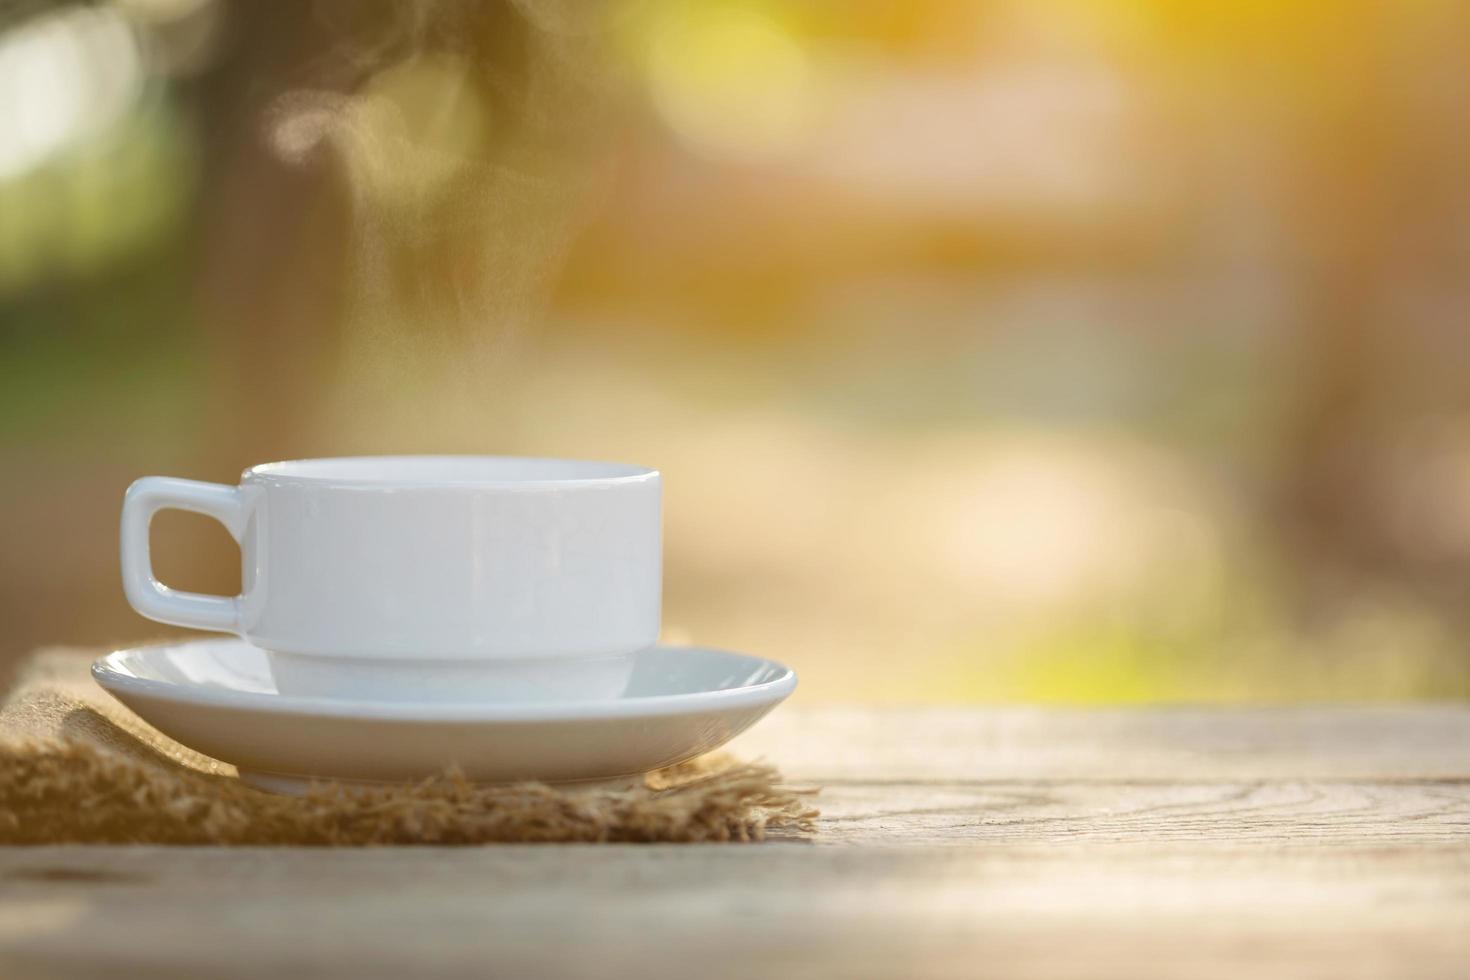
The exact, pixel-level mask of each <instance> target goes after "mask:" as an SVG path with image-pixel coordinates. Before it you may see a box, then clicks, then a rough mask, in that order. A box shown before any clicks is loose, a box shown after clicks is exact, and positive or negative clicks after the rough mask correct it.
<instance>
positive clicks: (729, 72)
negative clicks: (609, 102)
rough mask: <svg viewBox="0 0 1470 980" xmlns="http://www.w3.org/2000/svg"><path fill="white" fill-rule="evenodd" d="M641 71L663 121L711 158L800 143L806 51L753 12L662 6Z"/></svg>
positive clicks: (805, 110) (805, 111) (808, 104)
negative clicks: (711, 156)
mask: <svg viewBox="0 0 1470 980" xmlns="http://www.w3.org/2000/svg"><path fill="white" fill-rule="evenodd" d="M647 71H648V84H649V86H650V88H651V95H652V99H653V103H654V106H655V107H656V108H657V110H658V112H659V114H660V115H661V116H662V117H663V119H664V121H665V122H666V123H667V124H668V126H669V127H670V128H671V129H673V130H674V132H675V133H677V134H678V136H679V137H680V138H681V139H683V140H684V141H686V142H687V143H689V144H691V145H693V146H694V147H695V148H697V149H700V150H704V151H707V152H709V153H711V154H712V155H716V156H735V157H747V158H760V157H769V156H776V155H780V154H782V153H785V152H788V151H790V150H792V149H793V148H795V147H796V146H797V145H798V144H799V142H800V141H801V138H802V135H803V133H804V132H805V130H806V129H807V127H808V126H809V123H810V117H811V108H812V102H813V99H812V84H811V81H812V80H811V75H812V71H811V65H810V60H809V58H808V56H807V53H806V52H805V51H804V50H803V48H802V46H801V44H800V43H799V42H798V41H797V39H796V38H795V37H794V36H793V34H792V33H791V32H790V31H788V30H787V29H785V28H784V27H783V26H782V25H781V24H780V23H778V22H777V21H776V20H775V19H774V18H772V17H770V16H768V15H766V14H764V13H762V12H760V11H758V10H754V9H750V8H744V7H739V6H725V5H716V6H708V5H702V4H701V5H693V6H690V7H682V6H680V7H670V8H668V9H667V10H666V12H664V13H663V14H661V15H660V16H659V17H658V18H657V20H656V22H655V24H654V26H653V31H652V41H651V44H650V46H649V55H648V65H647Z"/></svg>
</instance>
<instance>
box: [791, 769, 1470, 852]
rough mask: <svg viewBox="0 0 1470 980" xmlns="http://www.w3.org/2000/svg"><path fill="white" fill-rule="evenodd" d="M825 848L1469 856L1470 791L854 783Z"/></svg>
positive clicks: (833, 792) (834, 810)
mask: <svg viewBox="0 0 1470 980" xmlns="http://www.w3.org/2000/svg"><path fill="white" fill-rule="evenodd" d="M816 802H817V803H818V804H819V805H820V806H821V809H822V814H823V820H822V827H821V833H820V834H818V835H817V836H816V837H815V838H814V841H815V842H816V843H820V844H865V845H874V844H895V845H898V844H902V845H916V844H969V845H975V846H980V847H992V846H995V845H1006V846H1017V845H1028V844H1029V845H1040V846H1047V847H1050V846H1054V845H1057V844H1070V843H1085V844H1093V845H1108V844H1136V845H1142V846H1148V847H1153V848H1167V847H1185V848H1189V847H1199V846H1201V845H1219V844H1246V845H1250V846H1252V847H1258V846H1262V845H1265V846H1270V847H1278V848H1309V847H1346V848H1372V847H1403V846H1416V845H1422V846H1449V845H1461V846H1467V847H1470V780H1463V781H1450V780H1443V781H1439V780H1433V781H1407V782H1321V781H1299V780H1286V781H1269V780H1266V781H1254V782H1234V781H1211V782H1194V781H1178V782H1163V781H1151V782H1096V781H1092V782H1067V781H1051V782H1041V781H1027V780H1005V781H977V782H951V783H928V782H882V783H869V782H851V783H837V784H832V785H828V786H827V787H826V788H825V789H824V790H823V792H822V794H821V795H820V797H819V798H818V799H817V801H816Z"/></svg>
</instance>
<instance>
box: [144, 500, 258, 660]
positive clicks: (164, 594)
mask: <svg viewBox="0 0 1470 980" xmlns="http://www.w3.org/2000/svg"><path fill="white" fill-rule="evenodd" d="M170 508H172V509H174V510H189V511H193V512H194V513H196V514H204V515H206V516H208V517H213V518H214V519H215V520H217V521H219V522H220V523H221V524H223V525H224V526H225V528H226V529H227V530H228V531H229V532H230V536H231V537H233V538H234V539H235V541H236V542H237V543H238V542H239V541H240V538H241V535H243V534H244V533H245V524H246V522H247V521H248V520H249V507H248V501H247V498H246V493H245V490H244V489H242V488H241V487H231V486H225V485H224V484H221V483H200V482H199V481H197V480H179V479H175V478H173V477H168V476H145V477H143V478H142V479H141V480H138V481H136V482H135V483H134V484H133V485H132V486H130V487H128V492H127V495H126V496H125V497H123V509H122V579H123V591H124V592H125V593H126V594H127V597H128V602H129V603H131V604H132V607H133V608H134V609H136V610H137V611H138V612H140V613H142V614H143V615H144V616H147V617H148V618H149V619H156V620H158V621H159V622H160V623H170V624H172V625H174V626H191V627H193V628H195V629H204V630H218V631H219V632H222V633H238V632H239V631H240V607H241V600H242V597H241V596H222V595H204V594H202V593H199V592H180V591H177V590H175V589H171V588H169V587H168V586H166V585H164V584H163V583H162V582H160V581H158V579H157V578H155V577H154V575H153V560H152V556H151V555H150V553H149V547H148V528H149V525H150V524H152V522H153V515H154V514H156V513H158V512H159V511H161V510H168V509H170Z"/></svg>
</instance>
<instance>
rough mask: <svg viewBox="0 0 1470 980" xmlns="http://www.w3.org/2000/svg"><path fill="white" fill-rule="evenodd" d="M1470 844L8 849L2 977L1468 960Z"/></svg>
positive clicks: (1133, 977)
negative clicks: (1191, 848) (1332, 847)
mask: <svg viewBox="0 0 1470 980" xmlns="http://www.w3.org/2000/svg"><path fill="white" fill-rule="evenodd" d="M1467 894H1470V856H1467V853H1466V851H1465V849H1464V848H1463V847H1457V848H1416V849H1388V850H1386V851H1385V850H1377V849H1363V850H1359V851H1353V852H1348V853H1344V852H1340V851H1330V852H1329V851H1312V850H1305V851H1281V850H1278V849H1275V848H1270V847H1265V848H1258V849H1251V850H1244V851H1242V850H1236V849H1231V850H1226V851H1223V852H1220V851H1211V850H1208V849H1205V850H1202V851H1200V852H1198V853H1192V854H1181V853H1176V852H1171V851H1157V852H1155V851H1147V850H1144V851H1139V850H1135V849H1132V848H1122V849H1120V848H1100V849H1099V848H1085V847H1076V846H1063V847H1057V848H1046V849H1039V848H1030V849H1025V850H1015V849H1011V848H1008V847H1006V846H1005V845H999V846H996V847H993V848H973V849H964V850H957V849H953V848H949V849H932V848H922V847H914V848H876V849H850V848H813V847H807V846H804V845H800V844H785V845H783V844H775V845H766V846H748V847H718V846H690V847H678V846H662V847H637V846H607V847H598V846H564V847H542V848H537V847H500V848H479V849H466V850H454V851H446V850H429V849H420V850H414V849H399V850H368V851H270V850H258V851H249V850H234V851H229V850H221V849H180V850H172V851H164V850H160V849H154V848H136V849H128V848H93V849H79V848H55V849H38V850H31V851H18V850H10V851H5V852H0V970H3V973H4V975H5V976H6V977H9V978H21V977H26V976H31V975H43V976H48V977H73V976H74V977H90V976H97V975H102V974H104V973H105V974H106V975H139V976H143V975H146V976H153V977H199V976H242V977H245V976H292V977H305V976H321V975H331V976H363V977H407V976H415V977H421V976H486V975H499V976H524V977H573V976H588V977H591V976H598V977H624V976H626V977H645V978H665V977H670V978H672V977H689V976H697V977H700V978H723V977H750V976H768V975H784V974H796V975H801V976H810V977H868V976H901V977H920V976H922V977H973V976H977V975H1004V976H1013V977H1021V978H1025V977H1059V976H1088V977H1119V978H1128V980H1146V978H1150V977H1177V976H1192V977H1205V978H1211V977H1233V978H1238V977H1239V976H1241V975H1248V976H1251V977H1257V978H1259V977H1275V976H1283V977H1286V976H1290V977H1318V976H1320V977H1332V978H1343V977H1347V978H1352V977H1374V976H1416V977H1435V976H1442V977H1462V976H1463V975H1464V968H1465V964H1466V963H1467V962H1470V929H1467V928H1466V926H1467V925H1470V919H1467V898H1466V896H1467Z"/></svg>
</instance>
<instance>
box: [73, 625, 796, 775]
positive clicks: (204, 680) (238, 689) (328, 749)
mask: <svg viewBox="0 0 1470 980" xmlns="http://www.w3.org/2000/svg"><path fill="white" fill-rule="evenodd" d="M631 659H632V661H633V665H632V670H631V671H630V673H629V676H628V681H627V684H626V686H625V687H624V688H623V690H622V693H621V694H619V695H617V696H615V697H608V698H597V699H583V700H556V701H550V700H539V701H538V700H510V699H506V700H491V699H481V700H434V701H424V700H417V701H389V700H372V701H363V700H347V699H342V698H326V697H302V696H292V695H285V694H281V693H279V691H277V689H276V684H275V680H274V678H273V676H272V673H271V668H270V663H269V660H268V655H267V654H266V653H265V652H264V651H262V650H259V649H257V648H256V647H253V646H251V645H250V644H248V643H246V642H245V641H243V640H238V639H226V638H219V639H202V640H195V641H192V642H188V643H178V644H170V645H167V646H151V647H137V648H134V649H129V650H118V651H116V652H114V653H109V654H108V655H107V656H105V657H103V658H102V659H101V660H98V661H97V662H96V663H95V664H93V665H92V676H93V677H94V678H96V680H97V683H98V684H101V685H102V686H103V687H104V688H106V689H107V691H108V692H109V693H111V694H112V696H113V697H115V698H117V699H118V700H119V701H121V702H122V703H123V704H125V705H127V706H128V707H129V708H131V709H133V710H134V711H135V712H137V713H138V715H139V716H141V717H142V718H143V720H144V721H146V722H148V723H149V724H150V725H152V726H153V727H155V728H157V729H158V730H159V731H161V732H163V733H164V734H165V735H168V736H169V737H170V738H172V739H174V740H176V741H178V742H180V743H182V744H184V745H186V746H188V747H189V748H192V749H195V750H196V751H199V752H202V753H203V754H205V755H207V756H211V757H212V758H215V759H219V760H221V761H223V762H229V763H232V764H233V765H235V766H236V767H237V768H238V769H239V771H240V778H241V779H243V780H245V781H246V782H249V783H251V784H253V785H256V786H259V787H261V788H263V789H271V790H276V791H283V792H299V791H301V790H302V789H304V788H305V787H306V786H307V785H309V784H310V781H311V780H313V779H338V780H346V781H358V782H361V781H373V782H379V781H405V780H414V779H421V778H423V777H425V776H430V775H433V774H435V773H438V772H442V771H443V770H444V769H445V768H446V767H448V766H450V765H457V766H458V767H459V768H460V769H461V770H462V771H463V772H464V773H465V775H466V776H467V777H469V778H470V779H473V780H477V781H484V782H507V781H514V780H525V779H536V780H545V781H549V782H569V781H581V780H603V779H612V778H615V777H620V776H633V775H636V774H639V773H644V772H648V771H650V770H653V769H658V768H660V767H662V766H668V765H673V764H674V763H677V762H683V761H684V760H686V759H691V758H693V757H695V756H697V755H700V754H702V753H704V752H708V751H710V750H711V749H715V748H718V747H719V746H721V745H723V744H724V743H725V742H727V741H729V740H730V739H731V738H734V737H735V736H736V735H738V734H739V733H740V732H742V731H744V730H745V729H746V728H748V727H750V726H751V725H752V724H754V723H755V722H756V721H758V720H759V719H760V718H761V717H762V716H763V715H765V714H766V712H768V711H770V710H771V709H772V708H774V707H775V706H776V705H777V704H779V703H781V702H782V701H783V700H785V699H786V697H787V696H788V695H789V694H790V693H791V692H792V691H793V690H794V689H795V688H796V674H795V673H793V672H792V671H791V669H790V668H788V667H785V666H782V665H781V664H779V663H776V662H775V661H771V660H763V659H760V658H759V657H750V656H745V655H743V654H738V653H729V652H726V651H723V650H710V649H704V648H699V647H666V646H657V647H651V648H649V649H647V650H643V651H641V652H639V653H635V654H632V655H631Z"/></svg>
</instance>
